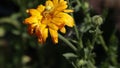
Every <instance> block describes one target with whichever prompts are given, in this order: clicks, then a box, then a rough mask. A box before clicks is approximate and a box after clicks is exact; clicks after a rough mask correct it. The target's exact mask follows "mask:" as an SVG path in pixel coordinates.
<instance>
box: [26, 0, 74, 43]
mask: <svg viewBox="0 0 120 68" xmlns="http://www.w3.org/2000/svg"><path fill="white" fill-rule="evenodd" d="M67 7H68V5H67V1H64V0H47V1H46V3H45V5H39V6H38V7H37V8H36V9H28V10H27V13H29V14H30V17H28V18H26V19H25V21H24V23H25V24H27V25H28V31H29V33H30V34H35V35H36V36H37V37H38V41H39V42H40V43H44V42H45V41H46V39H47V37H48V31H49V33H50V35H51V38H52V40H53V42H54V43H58V30H60V32H62V33H66V29H65V25H67V26H69V27H73V26H74V20H73V18H72V17H71V16H70V15H69V14H67V13H69V12H73V10H70V9H67Z"/></svg>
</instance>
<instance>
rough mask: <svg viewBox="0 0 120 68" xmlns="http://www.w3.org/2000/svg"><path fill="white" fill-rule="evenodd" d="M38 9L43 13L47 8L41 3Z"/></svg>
mask: <svg viewBox="0 0 120 68" xmlns="http://www.w3.org/2000/svg"><path fill="white" fill-rule="evenodd" d="M37 10H38V11H39V12H40V13H42V12H43V11H44V10H45V6H43V5H39V6H38V7H37Z"/></svg>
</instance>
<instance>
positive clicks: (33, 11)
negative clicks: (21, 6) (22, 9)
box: [27, 9, 40, 16]
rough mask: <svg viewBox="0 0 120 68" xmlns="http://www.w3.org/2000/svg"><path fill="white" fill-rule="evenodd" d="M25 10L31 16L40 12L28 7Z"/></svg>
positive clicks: (38, 14)
mask: <svg viewBox="0 0 120 68" xmlns="http://www.w3.org/2000/svg"><path fill="white" fill-rule="evenodd" d="M27 12H28V13H30V15H32V16H40V12H39V11H38V10H37V9H29V10H27Z"/></svg>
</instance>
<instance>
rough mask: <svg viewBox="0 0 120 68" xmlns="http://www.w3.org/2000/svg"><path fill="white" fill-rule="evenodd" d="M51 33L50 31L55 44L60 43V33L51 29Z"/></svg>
mask: <svg viewBox="0 0 120 68" xmlns="http://www.w3.org/2000/svg"><path fill="white" fill-rule="evenodd" d="M49 31H50V35H51V37H52V40H53V42H54V43H58V33H57V31H56V30H53V29H51V28H50V29H49Z"/></svg>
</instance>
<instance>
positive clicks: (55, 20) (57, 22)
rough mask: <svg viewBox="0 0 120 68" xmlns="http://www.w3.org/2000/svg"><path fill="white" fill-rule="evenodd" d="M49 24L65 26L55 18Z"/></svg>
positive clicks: (59, 19)
mask: <svg viewBox="0 0 120 68" xmlns="http://www.w3.org/2000/svg"><path fill="white" fill-rule="evenodd" d="M51 22H52V23H54V24H55V25H57V26H59V27H63V26H64V25H65V23H64V22H63V20H62V19H61V18H57V17H55V18H53V19H52V21H51Z"/></svg>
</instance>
